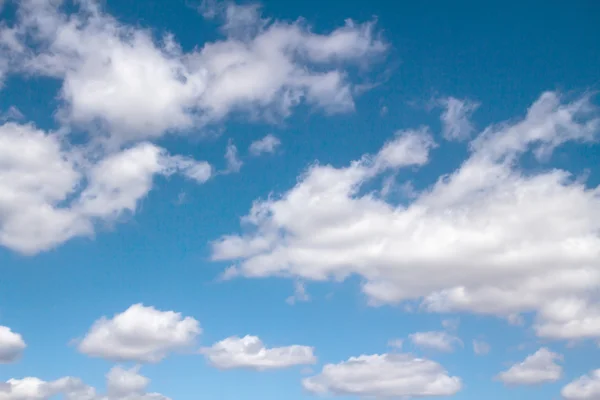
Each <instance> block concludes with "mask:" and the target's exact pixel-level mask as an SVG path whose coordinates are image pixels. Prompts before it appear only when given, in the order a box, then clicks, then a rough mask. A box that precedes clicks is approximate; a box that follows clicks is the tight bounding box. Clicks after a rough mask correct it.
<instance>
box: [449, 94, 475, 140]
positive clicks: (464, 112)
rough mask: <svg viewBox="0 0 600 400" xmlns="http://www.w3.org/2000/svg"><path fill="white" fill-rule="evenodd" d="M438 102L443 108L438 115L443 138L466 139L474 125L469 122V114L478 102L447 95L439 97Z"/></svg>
mask: <svg viewBox="0 0 600 400" xmlns="http://www.w3.org/2000/svg"><path fill="white" fill-rule="evenodd" d="M440 104H441V105H442V106H443V107H444V108H445V109H444V111H443V112H442V114H441V116H440V120H441V121H442V134H443V136H444V138H445V139H447V140H466V139H468V138H469V137H470V136H471V135H472V134H473V133H474V132H475V127H474V126H473V124H472V123H471V115H472V114H473V112H474V111H475V110H477V108H479V103H475V102H472V101H469V100H459V99H457V98H454V97H447V98H445V99H441V100H440Z"/></svg>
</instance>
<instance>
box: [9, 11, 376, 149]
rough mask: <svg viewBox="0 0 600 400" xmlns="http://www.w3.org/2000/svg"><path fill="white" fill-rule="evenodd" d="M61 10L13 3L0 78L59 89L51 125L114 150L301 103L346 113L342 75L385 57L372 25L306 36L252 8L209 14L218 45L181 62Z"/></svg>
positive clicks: (146, 38) (112, 25)
mask: <svg viewBox="0 0 600 400" xmlns="http://www.w3.org/2000/svg"><path fill="white" fill-rule="evenodd" d="M221 8H223V7H221ZM68 9H69V10H70V12H69V11H67V7H64V4H63V2H62V1H50V0H42V1H39V0H24V1H21V2H19V11H18V20H17V22H16V23H15V24H14V26H9V27H6V28H5V29H4V30H3V32H2V33H3V34H2V35H0V37H2V38H3V39H2V41H1V42H0V48H3V51H4V53H5V55H6V56H7V57H8V58H9V59H10V60H11V63H10V64H11V67H12V68H8V67H7V68H8V70H9V72H10V71H16V72H23V71H26V72H27V73H30V74H35V75H44V76H50V77H55V78H57V79H60V80H62V87H61V90H60V97H61V99H62V100H63V102H64V104H63V108H62V109H61V112H60V116H61V118H62V120H63V121H64V122H66V123H69V124H72V125H76V126H83V127H86V128H89V127H91V126H93V127H97V125H98V124H100V125H101V126H102V127H103V128H105V131H106V133H107V134H109V135H111V136H112V139H113V140H116V141H131V140H142V139H148V138H155V137H159V136H161V135H163V134H164V133H165V132H169V131H171V132H172V131H181V130H187V129H190V128H192V127H199V126H203V125H205V124H209V123H213V122H218V121H220V120H222V119H223V118H224V117H226V116H227V115H228V114H230V113H231V112H234V111H243V112H247V113H250V115H251V116H253V117H256V116H259V117H264V118H280V117H285V116H287V115H289V114H290V112H291V110H292V108H293V107H294V106H296V105H298V104H299V103H301V102H306V103H308V104H311V105H314V106H316V107H319V108H322V109H324V110H325V111H326V112H342V111H348V110H352V109H353V107H354V100H353V91H354V89H353V85H352V83H351V82H350V81H349V80H348V76H347V72H346V66H348V65H350V64H355V63H357V62H361V63H364V60H365V59H373V58H374V57H375V56H377V55H380V54H382V53H384V52H385V50H386V47H387V45H386V44H385V43H384V42H383V41H382V40H381V39H380V38H379V37H378V36H377V34H376V32H375V31H374V23H373V22H367V23H363V24H360V23H356V22H354V21H351V20H348V21H346V23H345V24H344V25H343V26H342V27H340V28H338V29H335V30H333V31H331V32H329V33H325V34H318V33H314V32H312V31H311V28H310V26H308V25H307V24H306V23H304V22H302V21H301V20H298V21H295V22H285V21H272V20H268V19H265V18H263V17H262V16H261V14H260V12H259V11H260V9H259V7H257V6H256V5H245V6H239V5H235V4H228V5H227V6H225V7H224V8H223V10H216V11H215V12H216V13H217V14H218V16H219V17H220V18H221V19H222V22H223V29H222V32H223V33H224V38H223V39H221V40H218V41H216V42H212V43H205V44H203V45H202V46H199V47H198V48H196V49H193V50H191V51H188V52H185V51H183V49H182V48H181V46H180V45H179V44H178V43H177V41H176V39H175V38H174V36H173V35H171V34H168V33H167V34H165V35H163V37H162V38H161V39H160V40H156V39H155V38H154V37H153V35H152V33H151V32H150V30H147V29H142V28H140V27H134V26H129V25H125V24H123V23H120V22H119V21H117V20H116V19H115V18H113V17H112V16H110V15H107V14H106V13H104V12H103V10H102V9H101V8H100V6H99V4H98V2H96V1H95V0H76V1H74V7H69V8H68ZM32 45H33V47H32ZM5 69H6V68H5Z"/></svg>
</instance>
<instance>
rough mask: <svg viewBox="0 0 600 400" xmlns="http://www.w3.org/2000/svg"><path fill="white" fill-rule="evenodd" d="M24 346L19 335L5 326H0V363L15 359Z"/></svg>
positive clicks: (7, 362)
mask: <svg viewBox="0 0 600 400" xmlns="http://www.w3.org/2000/svg"><path fill="white" fill-rule="evenodd" d="M26 347H27V345H26V344H25V341H24V340H23V337H21V335H19V334H18V333H15V332H13V331H12V330H11V329H10V328H8V327H6V326H0V364H9V363H12V362H15V361H17V360H18V359H19V358H20V357H21V354H22V353H23V350H25V348H26Z"/></svg>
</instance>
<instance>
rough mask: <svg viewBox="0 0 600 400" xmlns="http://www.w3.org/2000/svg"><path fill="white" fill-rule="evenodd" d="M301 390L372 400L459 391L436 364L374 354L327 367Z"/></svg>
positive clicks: (456, 380)
mask: <svg viewBox="0 0 600 400" xmlns="http://www.w3.org/2000/svg"><path fill="white" fill-rule="evenodd" d="M302 384H303V386H304V388H305V389H306V390H308V391H310V392H313V393H316V394H321V395H325V394H333V395H339V396H346V395H349V396H360V397H374V398H412V397H428V396H451V395H453V394H456V393H457V392H458V391H459V390H460V389H461V388H462V382H461V380H460V378H458V377H455V376H449V375H448V373H447V372H446V371H445V370H444V368H443V367H442V366H441V365H439V364H438V363H436V362H434V361H430V360H426V359H421V358H413V357H412V356H410V355H408V354H381V355H380V354H374V355H362V356H359V357H351V358H350V359H349V360H348V361H344V362H341V363H339V364H327V365H325V366H324V367H323V370H322V371H321V373H320V374H318V375H316V376H313V377H309V378H305V379H303V381H302Z"/></svg>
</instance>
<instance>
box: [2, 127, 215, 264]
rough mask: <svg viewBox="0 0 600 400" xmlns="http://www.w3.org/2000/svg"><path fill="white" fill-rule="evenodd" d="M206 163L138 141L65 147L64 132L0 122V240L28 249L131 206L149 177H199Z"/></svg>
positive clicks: (82, 231)
mask: <svg viewBox="0 0 600 400" xmlns="http://www.w3.org/2000/svg"><path fill="white" fill-rule="evenodd" d="M211 171H212V169H211V166H210V165H209V164H208V163H206V162H203V161H196V160H193V159H191V158H187V157H183V156H172V155H170V154H168V153H167V152H166V150H164V149H162V148H160V147H158V146H156V145H154V144H151V143H148V142H141V143H138V144H136V145H135V146H132V147H128V148H125V149H123V150H119V151H116V152H110V153H101V154H100V156H98V153H97V152H94V151H92V150H91V149H88V148H82V147H76V146H72V145H70V144H69V143H68V142H67V141H66V140H65V138H64V135H62V134H60V133H55V132H44V131H41V130H39V129H37V128H35V127H34V126H33V125H31V124H17V123H12V122H9V123H5V124H3V125H0V244H1V245H4V246H6V247H8V248H11V249H13V250H16V251H19V252H22V253H26V254H33V253H36V252H39V251H42V250H47V249H50V248H52V247H55V246H57V245H59V244H61V243H63V242H65V241H67V240H69V239H71V238H73V237H75V236H81V235H91V234H93V232H94V222H95V221H98V220H105V221H106V220H114V219H115V218H116V217H118V216H120V215H122V214H123V213H126V212H135V210H136V208H137V204H138V202H139V201H140V200H141V199H142V198H144V197H145V196H146V194H147V193H148V192H149V191H150V190H151V188H152V184H153V178H154V177H155V176H158V175H161V176H169V175H172V174H174V173H180V174H182V175H184V176H185V177H187V178H189V179H191V180H194V181H196V182H199V183H202V182H205V181H206V180H208V179H209V178H210V176H211Z"/></svg>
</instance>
